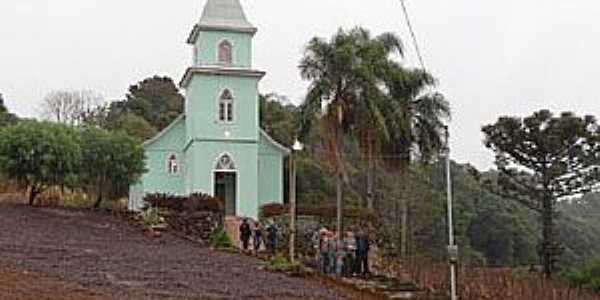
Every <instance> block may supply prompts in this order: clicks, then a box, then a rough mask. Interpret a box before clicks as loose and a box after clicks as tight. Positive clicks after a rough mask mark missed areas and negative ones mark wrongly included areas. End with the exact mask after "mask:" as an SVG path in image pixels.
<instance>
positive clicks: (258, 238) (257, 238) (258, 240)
mask: <svg viewBox="0 0 600 300" xmlns="http://www.w3.org/2000/svg"><path fill="white" fill-rule="evenodd" d="M262 239H263V232H262V226H261V225H260V223H258V222H256V225H255V226H254V254H255V255H258V251H259V250H260V246H261V245H262Z"/></svg>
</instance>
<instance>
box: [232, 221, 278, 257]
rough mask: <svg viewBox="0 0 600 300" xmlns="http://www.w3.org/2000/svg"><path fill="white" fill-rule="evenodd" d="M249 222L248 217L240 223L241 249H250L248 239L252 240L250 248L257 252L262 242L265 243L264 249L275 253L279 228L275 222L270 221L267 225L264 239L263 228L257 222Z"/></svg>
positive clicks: (246, 250) (245, 250)
mask: <svg viewBox="0 0 600 300" xmlns="http://www.w3.org/2000/svg"><path fill="white" fill-rule="evenodd" d="M252 223H253V224H251V222H250V221H248V219H244V220H243V221H242V224H241V225H240V228H239V230H240V242H241V244H242V250H243V251H244V252H249V251H250V250H251V249H250V240H252V248H253V249H252V250H254V253H255V254H257V253H258V252H259V251H260V249H261V247H262V244H263V242H264V243H265V246H266V249H267V251H268V252H269V253H270V254H275V252H276V250H277V237H278V236H277V235H278V232H279V230H278V229H277V225H275V223H271V224H269V225H268V226H267V229H266V239H265V230H264V229H263V226H262V225H261V224H260V223H258V222H252Z"/></svg>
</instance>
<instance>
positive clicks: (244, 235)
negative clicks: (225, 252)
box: [240, 219, 252, 251]
mask: <svg viewBox="0 0 600 300" xmlns="http://www.w3.org/2000/svg"><path fill="white" fill-rule="evenodd" d="M251 236H252V229H250V224H248V220H247V219H244V221H242V225H240V241H241V242H242V249H243V250H244V251H248V244H249V242H250V237H251Z"/></svg>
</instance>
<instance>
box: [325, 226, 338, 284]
mask: <svg viewBox="0 0 600 300" xmlns="http://www.w3.org/2000/svg"><path fill="white" fill-rule="evenodd" d="M336 248H337V241H336V238H335V236H334V234H333V232H332V231H328V232H327V259H328V263H329V264H328V266H327V271H328V273H330V274H335V271H336V268H335V265H336V261H337V257H336V252H337V251H336V250H337V249H336Z"/></svg>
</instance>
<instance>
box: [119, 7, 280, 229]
mask: <svg viewBox="0 0 600 300" xmlns="http://www.w3.org/2000/svg"><path fill="white" fill-rule="evenodd" d="M256 32H257V28H256V27H254V26H253V25H252V24H251V23H249V22H248V20H247V19H246V16H245V13H244V11H243V9H242V6H241V5H240V2H239V0H208V2H207V3H206V6H205V7H204V12H203V14H202V17H201V18H200V21H199V22H198V23H197V24H196V25H195V26H194V28H193V30H192V32H191V34H190V35H189V38H188V40H187V43H188V44H189V45H191V46H192V47H193V63H192V65H191V66H190V67H189V68H188V69H187V71H186V72H185V75H184V76H183V79H182V80H181V83H180V85H181V88H182V89H184V90H185V98H186V100H185V109H184V113H183V114H182V115H181V116H179V117H178V118H177V119H176V120H175V121H174V122H173V123H172V124H171V125H169V126H168V127H167V128H166V129H164V130H163V131H162V132H160V133H159V134H158V135H156V136H155V137H154V138H152V139H150V140H148V141H146V142H145V143H144V144H143V146H144V149H145V151H146V168H147V169H148V172H147V173H146V174H144V175H143V177H142V179H141V181H140V182H139V183H138V184H136V185H134V186H132V187H131V188H130V196H129V208H130V209H131V210H140V209H141V208H142V207H143V205H144V202H143V198H144V196H145V195H147V194H152V193H165V194H172V195H179V196H185V195H190V194H193V193H205V194H209V195H212V196H215V197H217V198H220V199H223V200H224V202H225V210H226V214H227V215H229V216H237V217H251V218H255V219H256V218H257V217H258V210H259V207H260V206H262V205H264V204H268V203H283V193H284V189H283V170H284V168H283V163H284V158H285V156H287V155H288V154H289V150H288V149H287V148H285V147H283V146H282V145H280V144H278V143H277V142H276V141H274V140H273V139H272V138H271V137H269V135H268V134H267V133H266V132H264V131H263V130H261V129H260V126H259V105H260V103H259V99H258V84H259V82H260V80H261V79H262V78H263V76H264V75H265V72H262V71H258V70H255V69H253V67H252V39H253V37H254V35H255V34H256Z"/></svg>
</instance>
